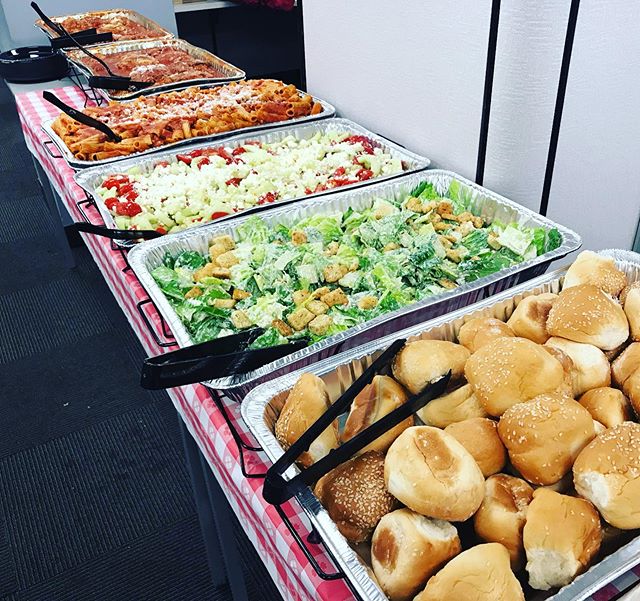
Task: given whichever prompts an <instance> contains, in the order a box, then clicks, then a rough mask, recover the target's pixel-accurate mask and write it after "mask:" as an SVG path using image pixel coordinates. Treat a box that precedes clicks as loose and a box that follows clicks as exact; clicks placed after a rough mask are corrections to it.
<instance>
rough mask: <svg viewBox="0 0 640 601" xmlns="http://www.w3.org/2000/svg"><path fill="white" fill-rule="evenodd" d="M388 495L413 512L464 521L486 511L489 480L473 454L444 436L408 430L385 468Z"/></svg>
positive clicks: (440, 432)
mask: <svg viewBox="0 0 640 601" xmlns="http://www.w3.org/2000/svg"><path fill="white" fill-rule="evenodd" d="M384 477H385V482H386V483H387V490H388V491H389V492H390V493H391V494H392V495H394V496H395V497H396V498H397V499H399V500H400V501H401V502H402V503H404V504H405V505H406V506H407V507H409V508H410V509H413V510H414V511H417V512H418V513H420V514H422V515H426V516H427V517H431V518H437V519H440V520H449V521H454V522H458V521H463V520H466V519H468V518H469V517H471V516H472V515H473V514H474V513H475V511H476V510H477V509H478V507H480V503H482V498H483V497H484V477H483V476H482V472H481V471H480V468H479V467H478V464H477V463H476V461H475V459H474V458H473V457H472V456H471V454H470V453H469V452H468V451H467V450H466V449H465V448H464V447H463V446H462V445H461V444H460V443H459V442H458V441H457V440H456V439H455V438H454V437H453V436H451V434H447V433H446V432H444V431H443V430H439V429H438V428H432V427H430V426H414V427H413V428H408V429H407V430H405V431H404V432H403V433H402V434H400V436H399V437H398V438H397V439H396V440H395V442H394V443H393V444H392V445H391V448H390V449H389V451H388V453H387V458H386V460H385V463H384Z"/></svg>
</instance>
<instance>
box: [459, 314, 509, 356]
mask: <svg viewBox="0 0 640 601" xmlns="http://www.w3.org/2000/svg"><path fill="white" fill-rule="evenodd" d="M514 336H515V334H514V333H513V331H512V330H511V328H510V327H509V326H508V325H507V324H506V323H504V321H500V320H499V319H495V318H494V317H476V318H474V319H470V320H469V321H467V322H466V323H465V324H464V325H463V326H462V327H461V328H460V332H458V342H459V343H460V344H461V345H462V346H464V347H466V348H467V349H469V351H470V352H472V353H475V352H476V351H477V350H478V349H479V348H481V347H483V346H484V345H485V344H487V343H489V342H491V341H492V340H495V339H496V338H505V337H506V338H513V337H514Z"/></svg>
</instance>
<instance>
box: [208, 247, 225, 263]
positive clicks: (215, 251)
mask: <svg viewBox="0 0 640 601" xmlns="http://www.w3.org/2000/svg"><path fill="white" fill-rule="evenodd" d="M226 252H227V249H226V248H225V246H224V245H223V244H214V245H212V246H210V247H209V256H210V257H211V260H212V261H215V260H216V259H217V258H218V257H219V256H220V255H223V254H224V253H226Z"/></svg>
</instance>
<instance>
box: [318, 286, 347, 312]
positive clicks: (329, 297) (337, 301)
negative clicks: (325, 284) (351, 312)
mask: <svg viewBox="0 0 640 601" xmlns="http://www.w3.org/2000/svg"><path fill="white" fill-rule="evenodd" d="M320 300H321V301H322V302H323V303H326V304H327V305H329V306H330V307H333V306H334V305H347V304H349V299H348V298H347V295H346V294H345V293H344V292H343V291H342V288H336V289H335V290H333V291H331V292H329V293H328V294H325V295H323V296H322V297H321V298H320Z"/></svg>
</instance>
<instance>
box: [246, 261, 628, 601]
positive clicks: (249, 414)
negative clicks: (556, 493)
mask: <svg viewBox="0 0 640 601" xmlns="http://www.w3.org/2000/svg"><path fill="white" fill-rule="evenodd" d="M602 254H604V255H606V256H610V257H613V258H614V259H615V260H616V263H617V265H618V267H619V268H620V269H622V270H623V271H624V272H625V273H626V274H627V276H628V278H629V281H630V282H634V281H638V280H640V255H638V254H637V253H634V252H630V251H620V250H608V251H602ZM565 273H566V268H564V269H559V270H557V271H553V272H551V273H548V274H546V275H543V276H541V277H538V278H536V279H534V280H531V281H529V282H527V283H525V284H522V285H520V286H517V287H516V288H513V289H511V290H506V291H504V292H502V293H501V294H499V295H496V296H494V297H493V298H489V299H486V300H484V301H481V302H479V303H476V304H474V305H472V306H470V307H466V308H464V309H461V310H459V311H455V312H453V313H451V314H449V315H445V316H443V317H440V318H437V319H434V320H431V321H428V322H426V323H421V324H418V325H415V326H413V327H411V328H407V329H405V330H403V331H398V332H395V333H393V334H391V335H390V336H386V337H385V338H381V339H379V340H376V341H374V342H371V343H369V344H366V345H364V346H361V347H359V348H356V349H353V350H351V351H348V352H344V353H340V354H339V355H335V356H333V357H330V358H328V359H325V360H324V361H321V362H319V363H315V364H314V365H312V366H309V367H307V368H306V369H304V370H300V371H297V372H294V373H289V374H287V375H285V376H282V377H280V378H278V379H276V380H272V381H270V382H267V383H266V384H262V385H261V386H258V387H257V388H255V389H253V390H252V391H251V392H250V393H249V394H248V395H247V397H246V398H245V400H244V402H243V404H242V407H241V410H242V417H243V419H244V421H245V422H246V424H247V426H248V427H249V429H250V430H251V432H252V434H253V435H254V436H255V437H256V439H257V441H258V443H259V444H260V446H261V447H262V448H263V450H264V452H265V453H266V454H267V455H268V457H269V459H270V460H271V461H273V462H275V461H276V460H277V459H278V458H279V457H280V456H281V455H282V454H283V453H284V449H283V448H282V447H281V446H280V443H279V442H278V441H277V439H276V437H275V436H274V433H273V432H274V428H275V423H276V420H277V417H278V415H279V414H280V411H281V410H282V407H283V405H284V401H285V399H286V397H287V395H288V393H289V391H290V390H291V388H292V387H293V385H294V384H295V382H296V381H297V380H298V378H299V377H300V375H301V374H302V373H303V372H305V371H306V372H311V373H314V374H316V375H317V376H319V377H320V378H322V379H323V380H324V381H325V383H326V385H327V389H328V391H329V395H330V397H331V398H332V399H336V398H338V397H339V396H340V394H342V393H343V392H344V391H345V390H346V389H347V388H348V387H349V386H350V385H351V384H352V383H353V381H354V380H355V379H356V378H358V377H359V376H360V375H361V374H362V372H363V371H364V370H365V369H366V368H367V367H368V366H369V365H370V364H371V363H372V361H373V360H374V359H375V358H376V357H377V356H378V355H379V354H380V353H381V352H382V351H383V350H384V349H385V348H387V347H388V346H389V345H390V344H391V343H392V342H393V341H394V340H396V339H398V338H407V339H408V340H417V339H435V340H449V341H456V340H457V335H458V332H459V331H460V328H461V326H462V325H463V324H464V323H465V322H466V321H468V320H469V319H472V318H474V317H480V316H482V317H496V318H497V319H501V320H506V319H508V318H509V317H510V316H511V314H512V313H513V310H514V309H515V307H516V306H517V305H518V303H519V302H520V301H521V300H522V299H523V298H525V297H527V296H531V295H533V294H541V293H544V292H553V293H557V292H559V291H560V290H561V289H562V282H563V278H564V274H565ZM295 473H297V468H296V467H295V466H292V467H291V468H289V470H288V471H287V474H286V475H287V476H293V475H295ZM298 501H299V502H300V504H301V505H302V507H303V509H304V510H305V512H306V513H307V514H308V516H309V519H310V520H311V522H312V524H313V525H314V526H315V528H316V529H317V531H318V532H319V533H320V535H321V536H322V539H323V541H324V542H325V544H326V546H327V548H328V549H329V551H330V552H331V555H332V556H333V558H334V560H335V561H336V562H337V564H338V566H339V567H340V568H341V569H342V570H343V571H344V572H345V574H346V577H347V578H348V579H349V581H350V583H351V585H352V586H353V589H355V590H356V591H357V592H358V594H359V595H360V597H361V598H362V599H363V600H366V601H387V597H386V595H385V594H384V593H383V592H382V590H381V589H380V588H378V585H377V584H376V583H375V582H374V581H373V580H372V579H371V577H370V576H369V574H368V572H367V569H366V568H365V566H364V564H363V561H362V560H361V559H360V558H359V557H358V555H357V554H356V552H355V551H354V550H353V549H352V548H351V546H350V545H349V544H348V543H347V540H346V539H345V538H344V537H343V536H342V534H340V532H339V530H338V528H337V527H336V525H335V523H334V522H333V521H332V520H331V518H330V517H329V514H328V513H327V512H326V511H325V509H324V508H323V507H322V505H320V502H319V501H318V499H317V498H316V497H315V496H314V495H313V493H312V492H311V490H310V489H305V490H304V491H303V492H302V493H301V494H300V495H299V496H298ZM638 555H640V536H638V537H636V538H635V539H633V540H632V541H631V542H628V543H627V544H626V545H624V546H622V547H621V548H619V549H618V550H617V551H615V552H613V553H612V554H610V555H608V556H607V557H605V558H604V559H602V560H601V561H600V562H599V563H598V564H595V565H593V566H592V567H591V569H589V570H588V571H587V572H585V573H584V574H582V575H581V576H579V577H578V578H576V579H575V580H574V581H573V582H572V583H571V584H569V585H568V586H565V587H564V588H562V589H560V590H559V591H557V592H556V593H555V594H553V593H542V592H540V591H535V592H531V591H530V592H529V594H528V595H527V596H526V599H527V601H541V600H548V601H550V600H553V601H583V600H585V599H587V598H588V597H590V596H591V595H592V594H593V593H595V592H596V591H598V590H600V589H601V588H602V587H603V586H605V585H606V584H607V583H609V582H611V581H612V580H614V579H615V578H617V577H618V576H620V575H621V574H623V573H625V572H627V571H628V570H629V569H630V568H631V567H633V566H634V565H635V564H636V563H637V562H638Z"/></svg>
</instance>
